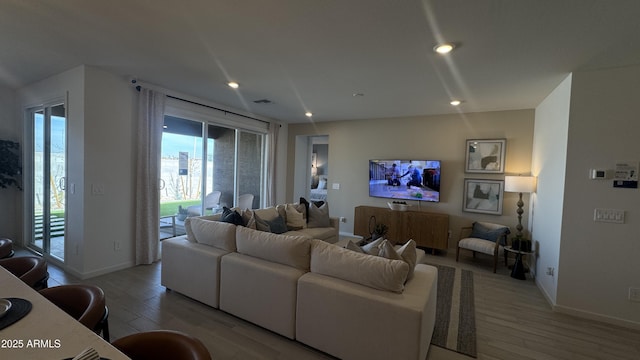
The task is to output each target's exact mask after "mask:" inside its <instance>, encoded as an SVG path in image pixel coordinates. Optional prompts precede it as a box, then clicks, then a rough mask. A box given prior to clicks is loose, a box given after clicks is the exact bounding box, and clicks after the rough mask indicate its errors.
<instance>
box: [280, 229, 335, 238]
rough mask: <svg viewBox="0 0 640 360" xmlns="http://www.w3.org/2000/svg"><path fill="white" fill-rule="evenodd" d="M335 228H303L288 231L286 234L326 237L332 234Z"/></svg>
mask: <svg viewBox="0 0 640 360" xmlns="http://www.w3.org/2000/svg"><path fill="white" fill-rule="evenodd" d="M335 232H336V230H335V229H334V228H332V227H326V228H305V229H300V230H292V231H288V232H287V235H294V236H304V237H307V238H310V239H326V238H328V237H330V236H332V235H333V234H335Z"/></svg>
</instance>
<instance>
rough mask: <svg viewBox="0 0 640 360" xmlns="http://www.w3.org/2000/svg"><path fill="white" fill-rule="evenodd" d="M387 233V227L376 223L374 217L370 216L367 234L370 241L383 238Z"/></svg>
mask: <svg viewBox="0 0 640 360" xmlns="http://www.w3.org/2000/svg"><path fill="white" fill-rule="evenodd" d="M387 231H389V227H388V226H387V225H385V224H383V223H378V222H377V221H376V217H375V216H371V217H370V218H369V234H370V235H371V237H370V238H369V240H370V241H373V240H376V239H378V238H381V237H384V236H385V235H386V234H387Z"/></svg>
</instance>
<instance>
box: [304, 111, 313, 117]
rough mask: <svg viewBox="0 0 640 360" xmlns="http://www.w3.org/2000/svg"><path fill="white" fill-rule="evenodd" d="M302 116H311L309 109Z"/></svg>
mask: <svg viewBox="0 0 640 360" xmlns="http://www.w3.org/2000/svg"><path fill="white" fill-rule="evenodd" d="M304 116H306V117H312V116H313V114H312V113H311V112H310V111H307V112H306V113H304Z"/></svg>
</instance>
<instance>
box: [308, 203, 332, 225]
mask: <svg viewBox="0 0 640 360" xmlns="http://www.w3.org/2000/svg"><path fill="white" fill-rule="evenodd" d="M329 226H331V221H330V220H329V204H327V203H326V202H325V203H324V204H322V206H320V207H317V206H316V205H315V204H313V203H311V204H309V221H308V222H307V227H310V228H318V227H329Z"/></svg>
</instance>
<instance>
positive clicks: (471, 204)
mask: <svg viewBox="0 0 640 360" xmlns="http://www.w3.org/2000/svg"><path fill="white" fill-rule="evenodd" d="M503 192H504V181H502V180H479V179H464V195H463V204H462V211H466V212H476V213H482V214H490V215H502V196H503Z"/></svg>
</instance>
